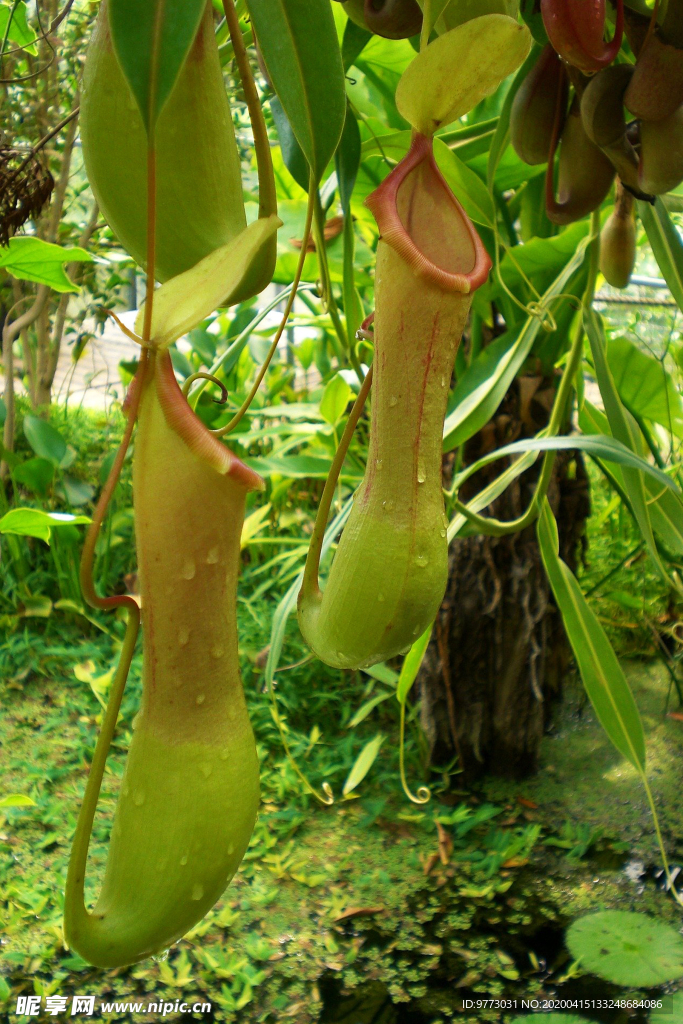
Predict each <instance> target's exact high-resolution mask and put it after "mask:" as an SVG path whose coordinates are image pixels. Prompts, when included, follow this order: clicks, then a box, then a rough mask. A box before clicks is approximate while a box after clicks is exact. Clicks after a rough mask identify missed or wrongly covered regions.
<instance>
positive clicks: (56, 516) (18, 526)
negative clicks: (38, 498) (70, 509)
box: [0, 508, 90, 544]
mask: <svg viewBox="0 0 683 1024" xmlns="http://www.w3.org/2000/svg"><path fill="white" fill-rule="evenodd" d="M89 522H90V519H89V518H88V517H87V516H72V515H69V514H67V513H65V512H43V511H41V509H38V508H13V509H11V510H10V511H9V512H6V513H5V515H4V516H3V517H2V518H1V519H0V533H12V534H15V535H16V536H18V537H37V538H38V539H39V540H44V541H45V543H46V544H49V543H50V536H51V534H52V530H54V529H58V528H59V527H60V526H80V525H81V524H84V523H89Z"/></svg>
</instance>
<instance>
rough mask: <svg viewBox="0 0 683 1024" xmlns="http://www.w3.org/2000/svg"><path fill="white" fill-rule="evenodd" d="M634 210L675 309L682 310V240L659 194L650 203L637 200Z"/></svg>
mask: <svg viewBox="0 0 683 1024" xmlns="http://www.w3.org/2000/svg"><path fill="white" fill-rule="evenodd" d="M638 213H639V214H640V219H641V220H642V222H643V227H644V228H645V232H646V234H647V240H648V242H649V243H650V245H651V246H652V252H653V253H654V257H655V259H656V260H657V265H658V267H659V269H660V270H661V272H662V277H663V278H664V280H665V281H666V283H667V284H668V286H669V291H670V292H671V294H672V295H673V297H674V299H675V300H676V303H677V305H678V308H679V309H683V243H682V242H681V239H680V236H679V234H678V231H677V230H676V228H675V227H674V225H673V224H672V222H671V217H670V216H669V213H668V211H667V209H666V207H665V205H664V203H663V202H662V200H661V199H660V198H659V196H658V197H657V201H656V202H655V205H654V206H651V205H650V204H649V203H644V202H639V203H638Z"/></svg>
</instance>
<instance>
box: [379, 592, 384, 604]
mask: <svg viewBox="0 0 683 1024" xmlns="http://www.w3.org/2000/svg"><path fill="white" fill-rule="evenodd" d="M377 600H378V601H379V603H380V604H383V603H384V601H385V597H384V594H378V595H377Z"/></svg>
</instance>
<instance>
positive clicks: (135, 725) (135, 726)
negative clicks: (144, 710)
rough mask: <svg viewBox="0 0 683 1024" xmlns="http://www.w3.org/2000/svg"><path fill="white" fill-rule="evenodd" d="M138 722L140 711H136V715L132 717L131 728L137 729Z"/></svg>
mask: <svg viewBox="0 0 683 1024" xmlns="http://www.w3.org/2000/svg"><path fill="white" fill-rule="evenodd" d="M139 722H140V712H139V711H138V713H137V715H136V716H135V718H134V719H133V729H137V727H138V724H139Z"/></svg>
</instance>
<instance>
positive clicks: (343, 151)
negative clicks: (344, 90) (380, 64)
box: [335, 106, 363, 344]
mask: <svg viewBox="0 0 683 1024" xmlns="http://www.w3.org/2000/svg"><path fill="white" fill-rule="evenodd" d="M360 155H361V138H360V129H359V127H358V121H357V120H356V115H355V114H354V113H353V111H352V110H351V107H350V106H347V108H346V120H345V122H344V131H343V132H342V137H341V141H340V143H339V147H338V148H337V153H336V155H335V167H336V170H337V183H338V185H339V201H340V203H341V207H342V210H343V213H344V267H343V282H342V295H343V297H344V316H345V318H346V333H347V337H348V339H349V342H350V343H351V344H353V339H354V338H355V336H356V331H357V330H358V328H359V327H360V325H361V323H362V322H363V304H362V301H361V298H360V295H359V294H358V289H357V288H356V280H355V267H354V262H355V261H354V255H355V249H356V238H355V235H354V230H353V216H352V214H351V196H352V194H353V189H354V186H355V184H356V178H357V176H358V168H359V167H360Z"/></svg>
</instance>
